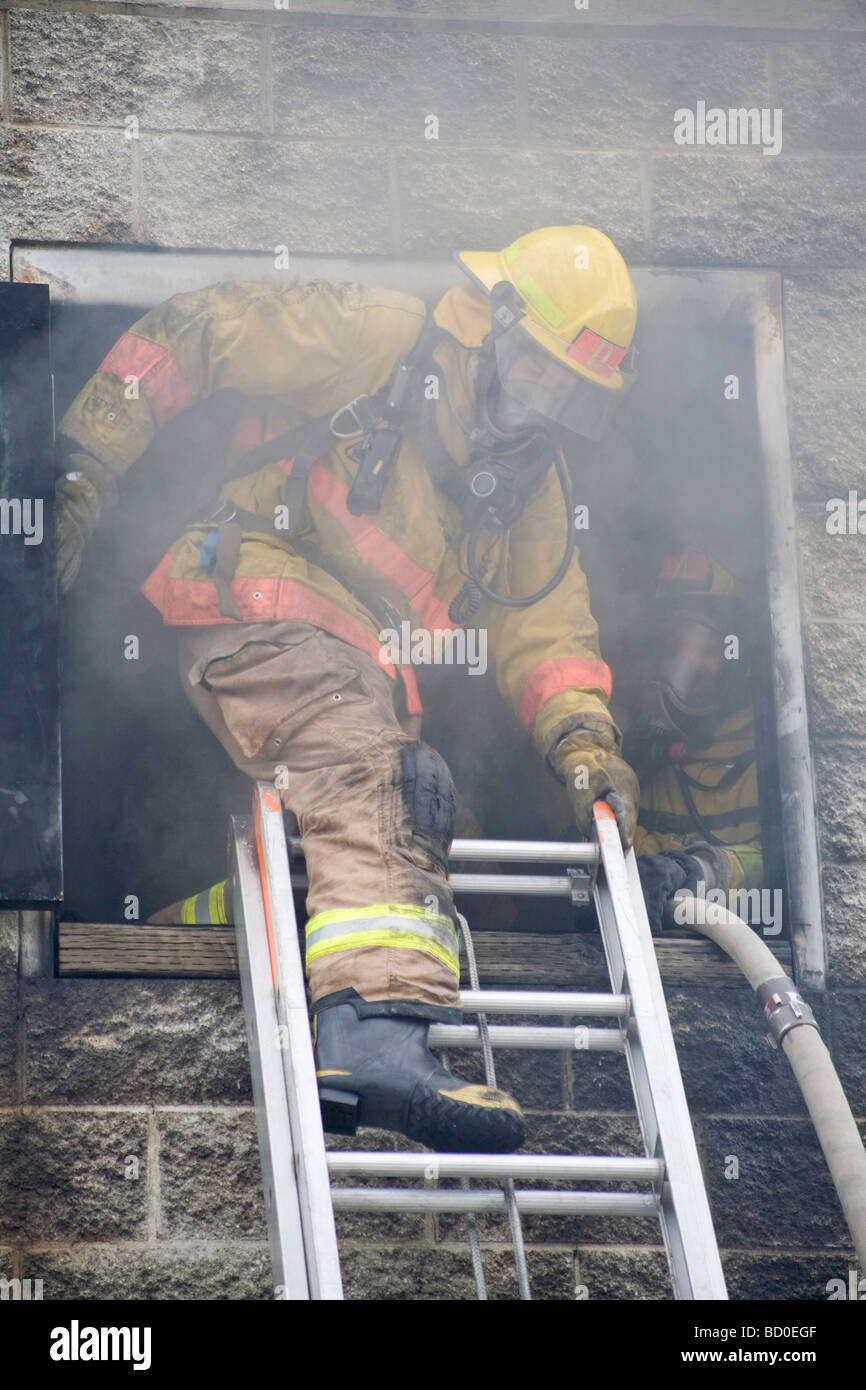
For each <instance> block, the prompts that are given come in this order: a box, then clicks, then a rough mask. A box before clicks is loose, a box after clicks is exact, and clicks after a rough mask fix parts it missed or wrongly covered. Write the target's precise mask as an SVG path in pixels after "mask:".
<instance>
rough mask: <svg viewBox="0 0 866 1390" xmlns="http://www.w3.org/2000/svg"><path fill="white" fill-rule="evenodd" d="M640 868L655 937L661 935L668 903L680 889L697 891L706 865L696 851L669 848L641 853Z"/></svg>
mask: <svg viewBox="0 0 866 1390" xmlns="http://www.w3.org/2000/svg"><path fill="white" fill-rule="evenodd" d="M637 871H638V873H639V874H640V885H641V888H642V889H643V896H644V902H645V903H646V914H647V917H648V918H649V924H650V931H651V932H652V934H653V936H661V934H662V926H663V918H664V910H665V903H666V902H667V901H668V899H669V898H672V897H673V895H674V893H678V892H680V891H681V890H683V891H685V892H686V893H695V892H696V891H697V886H698V880H699V879H702V878H704V866H703V864H702V863H701V861H700V859H698V858H697V857H696V856H695V855H693V854H683V853H681V851H680V850H676V849H666V850H663V851H662V852H661V854H639V855H638V857H637Z"/></svg>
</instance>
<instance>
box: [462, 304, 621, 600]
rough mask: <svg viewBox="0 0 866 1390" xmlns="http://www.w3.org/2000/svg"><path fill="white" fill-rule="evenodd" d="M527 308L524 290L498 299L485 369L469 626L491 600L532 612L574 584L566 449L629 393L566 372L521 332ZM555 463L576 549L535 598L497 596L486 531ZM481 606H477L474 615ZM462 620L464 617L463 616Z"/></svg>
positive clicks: (480, 376)
mask: <svg viewBox="0 0 866 1390" xmlns="http://www.w3.org/2000/svg"><path fill="white" fill-rule="evenodd" d="M521 305H522V300H521V298H520V295H519V294H518V293H517V291H516V290H515V288H514V286H513V285H511V284H510V283H509V282H508V281H505V280H503V281H500V282H499V283H498V284H496V285H494V286H493V289H492V290H491V292H490V320H491V331H490V333H489V334H488V335H487V337H486V338H485V339H484V343H483V344H482V347H481V349H480V352H479V357H478V361H477V364H476V368H475V390H476V401H477V405H476V423H475V428H474V430H473V432H472V440H473V444H474V446H475V455H474V457H473V460H472V462H473V465H474V466H475V471H474V473H473V476H472V479H471V483H470V487H471V491H472V494H473V495H474V498H476V499H477V501H476V502H474V503H473V502H471V501H470V503H469V505H468V507H467V509H466V522H467V525H466V530H465V531H464V535H465V536H466V542H467V543H466V552H465V553H466V566H467V571H468V580H467V584H465V585H464V586H463V589H462V590H461V593H460V594H459V595H458V597H457V599H456V600H455V602H454V604H453V605H452V613H451V616H452V619H456V620H460V621H463V620H465V616H466V614H467V610H468V612H471V611H474V608H477V606H478V603H479V602H480V597H481V595H483V596H484V597H485V598H487V599H488V600H489V601H490V602H493V603H496V604H499V605H501V606H502V607H506V608H528V607H530V606H531V605H532V604H534V603H538V602H539V600H540V599H542V598H545V597H546V596H547V595H548V594H549V593H551V592H552V591H553V590H554V589H555V588H556V587H557V585H558V584H560V582H561V581H562V579H563V578H564V577H565V574H566V572H567V570H568V567H569V565H570V563H571V559H572V556H573V554H574V547H575V537H574V527H573V525H572V516H573V512H574V507H573V500H572V492H571V480H570V478H569V474H568V465H567V463H566V460H565V453H564V447H563V446H565V447H568V445H569V443H573V442H574V440H575V436H579V437H581V438H582V440H583V441H584V443H587V441H588V442H589V443H590V444H591V445H594V443H595V442H596V441H597V440H598V439H599V438H600V437H601V435H602V434H603V433H604V430H605V428H606V427H607V425H608V423H609V421H610V418H611V416H612V414H613V411H614V409H615V407H616V403H617V400H618V399H619V398H620V395H621V393H615V392H608V391H606V390H605V389H604V388H603V387H599V386H596V385H594V384H593V383H591V382H590V381H588V380H586V378H584V377H582V376H580V375H579V374H578V373H577V372H575V371H571V370H570V369H569V368H567V367H564V366H562V365H561V364H560V363H559V362H558V361H557V360H556V359H555V358H554V357H553V356H552V354H550V353H548V352H546V351H545V350H544V348H542V347H540V346H539V345H538V344H537V343H536V342H535V341H534V339H533V338H532V337H531V336H530V335H529V334H528V333H526V332H525V331H524V330H523V329H522V328H521V327H520V323H519V320H520V317H521V316H522V312H523V311H522V308H521ZM551 463H552V464H553V466H554V468H555V470H556V474H557V478H558V480H559V484H560V489H561V491H562V498H563V512H564V520H565V525H566V540H565V546H564V549H563V553H562V558H561V560H560V563H559V566H558V568H557V570H556V573H555V574H554V575H553V577H552V578H551V579H550V580H549V582H548V583H547V584H545V585H544V586H543V588H541V589H539V590H538V592H537V593H535V594H530V595H527V596H526V597H525V598H507V597H505V596H504V595H501V594H496V593H494V592H493V590H491V589H490V588H489V587H488V585H487V584H486V583H485V581H484V578H483V573H482V568H483V565H482V564H481V563H479V560H478V556H477V550H478V541H479V538H480V536H481V532H482V530H483V529H484V528H485V527H488V526H493V527H497V526H498V527H500V528H501V529H507V528H508V527H509V526H512V525H513V524H514V522H515V521H516V520H517V518H518V517H519V516H520V513H521V511H522V510H523V506H524V505H525V503H526V501H527V499H528V497H529V496H530V495H531V494H532V492H534V491H535V490H536V489H537V488H538V487H539V486H540V484H541V483H542V481H543V480H544V478H545V476H546V474H547V472H548V470H549V468H550V465H551ZM473 604H474V607H473V606H471V605H473ZM461 614H462V615H463V616H461Z"/></svg>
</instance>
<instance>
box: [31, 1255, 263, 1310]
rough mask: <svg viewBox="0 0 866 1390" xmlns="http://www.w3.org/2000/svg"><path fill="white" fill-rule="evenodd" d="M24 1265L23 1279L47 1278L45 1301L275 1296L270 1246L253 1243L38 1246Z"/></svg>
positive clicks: (45, 1281) (44, 1279)
mask: <svg viewBox="0 0 866 1390" xmlns="http://www.w3.org/2000/svg"><path fill="white" fill-rule="evenodd" d="M23 1268H24V1271H25V1276H24V1277H25V1278H27V1277H30V1278H39V1279H42V1280H43V1282H44V1289H43V1298H44V1300H45V1301H55V1300H73V1301H74V1300H77V1299H81V1300H82V1301H86V1302H90V1301H91V1300H101V1299H117V1300H121V1301H127V1300H130V1299H142V1300H145V1301H148V1302H149V1301H151V1300H153V1299H188V1300H192V1301H194V1302H199V1301H203V1300H205V1299H208V1300H210V1299H220V1300H227V1299H231V1300H239V1299H270V1298H273V1297H274V1288H273V1279H272V1274H271V1260H270V1254H269V1252H268V1248H267V1246H266V1245H261V1244H258V1243H252V1242H250V1243H247V1244H242V1243H241V1242H230V1243H228V1242H227V1243H226V1244H220V1243H219V1242H206V1241H201V1242H184V1243H182V1244H178V1245H173V1244H171V1243H169V1242H166V1244H164V1245H160V1246H148V1247H142V1248H139V1249H131V1248H129V1247H128V1246H126V1247H124V1246H114V1245H91V1246H74V1247H73V1248H72V1249H70V1250H39V1249H35V1250H27V1251H25V1253H24V1258H23Z"/></svg>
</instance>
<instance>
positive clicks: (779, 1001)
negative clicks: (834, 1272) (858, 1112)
mask: <svg viewBox="0 0 866 1390" xmlns="http://www.w3.org/2000/svg"><path fill="white" fill-rule="evenodd" d="M676 921H677V922H678V923H684V924H686V925H688V926H690V927H694V928H695V929H696V930H697V931H699V932H702V933H703V935H704V936H707V937H709V938H710V940H711V941H715V942H716V944H717V945H718V946H721V948H722V950H723V951H726V952H727V954H728V955H729V956H730V957H731V959H732V960H733V961H734V963H735V964H736V965H738V966H739V967H740V969H741V970H742V972H743V974H744V975H745V977H746V979H747V980H748V982H749V984H750V985H751V987H752V989H753V990H754V991H755V994H756V995H757V998H758V1003H759V1004H760V1005H761V1007H762V1009H763V1013H764V1019H765V1021H766V1024H767V1031H768V1033H769V1035H770V1038H771V1041H773V1042H774V1043H775V1044H776V1045H777V1046H778V1047H781V1049H782V1051H783V1052H784V1053H785V1056H786V1057H787V1058H788V1061H789V1062H790V1064H791V1069H792V1071H793V1073H794V1076H795V1077H796V1079H797V1084H798V1085H799V1087H800V1090H801V1091H802V1093H803V1099H804V1100H805V1102H806V1107H807V1109H808V1111H809V1114H810V1116H811V1118H812V1123H813V1125H814V1126H815V1132H816V1133H817V1135H818V1140H819V1142H820V1145H821V1148H822V1149H823V1151H824V1157H825V1159H826V1160H827V1167H828V1168H829V1169H830V1175H831V1177H832V1179H833V1182H834V1184H835V1187H836V1192H837V1193H838V1196H839V1201H840V1202H841V1204H842V1210H843V1212H844V1213H845V1220H846V1221H847V1223H848V1229H849V1231H850V1232H851V1236H852V1239H853V1241H854V1248H855V1250H856V1252H857V1258H858V1260H859V1262H860V1268H861V1269H866V1149H864V1147H863V1141H862V1140H861V1138H860V1133H859V1131H858V1129H857V1125H856V1124H855V1122H854V1117H853V1115H852V1114H851V1108H850V1106H849V1104H848V1101H847V1099H846V1097H845V1092H844V1091H843V1090H842V1084H841V1082H840V1081H839V1077H838V1076H837V1074H836V1068H835V1067H834V1066H833V1061H832V1059H831V1057H830V1053H829V1052H828V1051H827V1048H826V1046H825V1044H824V1041H823V1039H822V1037H821V1035H820V1033H819V1031H818V1025H817V1023H816V1022H815V1018H814V1016H813V1014H812V1010H811V1009H810V1008H809V1005H808V1004H807V1003H806V1002H805V1001H804V1000H803V999H802V998H801V996H800V994H799V992H798V990H797V986H796V985H795V983H794V981H793V980H791V979H789V978H788V976H787V975H783V974H781V973H780V967H779V962H778V961H777V960H776V957H775V956H774V955H773V953H772V951H770V950H769V948H768V947H767V946H766V945H765V943H764V942H763V941H762V940H761V939H760V937H758V936H756V935H755V933H754V932H753V931H752V929H751V927H749V926H747V924H746V923H745V922H744V921H743V920H742V919H741V918H740V917H737V916H736V914H735V913H733V912H729V911H728V910H727V909H726V908H724V907H722V906H721V905H720V904H718V903H713V902H708V901H707V900H706V899H705V898H695V897H694V895H692V894H686V893H683V894H678V895H676Z"/></svg>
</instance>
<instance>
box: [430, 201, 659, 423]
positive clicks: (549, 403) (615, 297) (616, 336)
mask: <svg viewBox="0 0 866 1390" xmlns="http://www.w3.org/2000/svg"><path fill="white" fill-rule="evenodd" d="M457 260H458V262H459V263H460V265H461V266H462V267H463V269H464V270H465V271H467V272H468V274H469V275H470V276H471V277H472V279H473V280H474V281H475V283H476V284H478V285H480V287H481V288H482V289H483V290H485V292H486V293H487V294H488V295H489V296H490V297H491V301H492V302H491V327H492V329H493V338H494V347H495V350H496V365H497V371H498V375H499V379H500V382H501V384H502V388H503V390H504V391H505V392H506V393H507V394H508V395H509V396H511V397H512V398H513V399H515V400H517V401H519V402H520V403H521V404H522V405H523V406H525V407H526V408H527V409H530V410H533V411H535V412H537V413H538V414H540V415H543V416H545V417H546V418H548V419H552V420H554V421H556V422H557V423H559V424H561V425H563V426H564V427H565V428H566V429H571V430H573V431H574V432H576V433H578V434H583V435H588V436H589V437H590V438H594V439H596V438H598V437H599V436H600V435H601V434H602V433H603V430H604V427H605V424H606V422H607V420H608V418H609V416H610V413H611V407H612V406H613V405H614V404H615V403H616V401H617V400H619V399H621V397H622V395H623V394H624V392H625V391H626V390H628V388H629V387H630V386H631V384H632V380H633V377H632V374H631V373H630V372H629V371H628V369H627V366H626V359H627V354H628V352H629V348H630V347H631V342H632V338H633V336H634V330H635V322H636V319H637V298H636V296H635V291H634V285H633V284H632V280H631V276H630V275H629V273H628V268H627V266H626V263H625V261H624V260H623V258H622V256H621V255H620V253H619V251H617V249H616V247H615V246H614V244H613V242H612V241H611V240H610V238H609V237H606V236H605V235H604V233H603V232H600V231H598V230H597V228H595V227H582V226H574V227H542V228H539V230H538V231H534V232H527V234H526V235H525V236H522V237H518V238H517V240H516V241H513V242H512V243H511V245H510V246H506V248H505V250H504V251H459V252H457ZM506 291H507V293H505V292H506ZM539 348H540V349H542V351H541V352H539V350H538V349H539Z"/></svg>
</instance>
